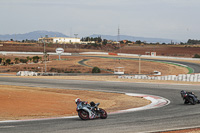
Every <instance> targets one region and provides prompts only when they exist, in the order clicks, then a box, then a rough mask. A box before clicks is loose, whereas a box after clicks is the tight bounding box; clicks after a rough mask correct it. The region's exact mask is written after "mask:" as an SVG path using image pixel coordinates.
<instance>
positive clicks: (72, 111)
mask: <svg viewBox="0 0 200 133" xmlns="http://www.w3.org/2000/svg"><path fill="white" fill-rule="evenodd" d="M77 97H79V98H81V99H82V100H83V101H88V102H90V101H94V102H100V103H101V104H100V107H101V108H104V109H105V110H106V111H107V112H112V111H116V110H121V109H128V108H135V107H141V106H145V105H147V104H149V103H150V101H148V100H145V99H143V98H139V97H131V96H126V95H124V94H115V93H105V92H94V91H80V90H63V89H48V88H37V87H22V86H9V85H0V107H1V110H0V120H13V119H14V120H18V119H33V118H46V117H59V116H69V115H77V112H76V104H75V102H74V100H75V99H76V98H77Z"/></svg>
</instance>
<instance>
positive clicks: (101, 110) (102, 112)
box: [99, 108, 107, 119]
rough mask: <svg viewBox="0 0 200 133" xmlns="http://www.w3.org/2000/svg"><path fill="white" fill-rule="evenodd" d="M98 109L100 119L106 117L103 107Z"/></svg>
mask: <svg viewBox="0 0 200 133" xmlns="http://www.w3.org/2000/svg"><path fill="white" fill-rule="evenodd" d="M99 111H100V112H101V114H100V118H101V119H106V118H107V112H106V111H105V110H104V109H101V108H100V109H99Z"/></svg>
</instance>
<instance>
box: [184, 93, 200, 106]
mask: <svg viewBox="0 0 200 133" xmlns="http://www.w3.org/2000/svg"><path fill="white" fill-rule="evenodd" d="M181 97H182V98H183V100H184V104H192V105H195V104H197V103H199V100H198V99H197V96H195V95H194V93H193V92H186V91H184V90H182V91H181Z"/></svg>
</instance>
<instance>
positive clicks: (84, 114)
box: [78, 110, 89, 120]
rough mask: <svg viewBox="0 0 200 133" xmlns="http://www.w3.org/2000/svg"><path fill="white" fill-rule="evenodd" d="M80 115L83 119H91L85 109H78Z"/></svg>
mask: <svg viewBox="0 0 200 133" xmlns="http://www.w3.org/2000/svg"><path fill="white" fill-rule="evenodd" d="M78 116H79V117H80V118H81V119H82V120H88V119H89V113H88V112H87V111H85V110H80V111H78Z"/></svg>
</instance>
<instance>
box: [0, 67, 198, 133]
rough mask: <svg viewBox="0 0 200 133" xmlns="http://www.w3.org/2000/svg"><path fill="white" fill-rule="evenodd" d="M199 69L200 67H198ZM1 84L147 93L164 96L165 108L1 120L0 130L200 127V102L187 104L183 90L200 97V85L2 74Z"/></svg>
mask: <svg viewBox="0 0 200 133" xmlns="http://www.w3.org/2000/svg"><path fill="white" fill-rule="evenodd" d="M195 69H197V68H195ZM0 84H7V85H20V86H31V87H47V88H61V89H77V90H93V91H115V92H126V93H143V94H151V95H157V96H161V97H164V98H166V99H168V100H170V104H169V105H167V106H164V107H161V108H156V109H150V110H143V111H137V112H128V113H121V114H112V115H109V116H108V118H107V119H105V120H102V119H96V120H88V121H83V120H81V119H79V118H70V119H67V118H58V119H51V120H38V121H26V122H24V121H19V122H6V123H5V122H3V123H2V122H0V133H80V132H81V133H88V132H96V133H102V132H103V133H133V132H156V131H164V130H171V129H181V128H191V127H200V120H199V119H200V105H198V104H197V105H184V104H183V100H182V98H181V96H180V91H181V90H189V91H193V92H194V93H196V95H197V96H198V97H200V85H178V84H152V83H126V82H103V81H80V80H55V79H53V80H52V79H25V78H15V77H12V78H9V77H0Z"/></svg>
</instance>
